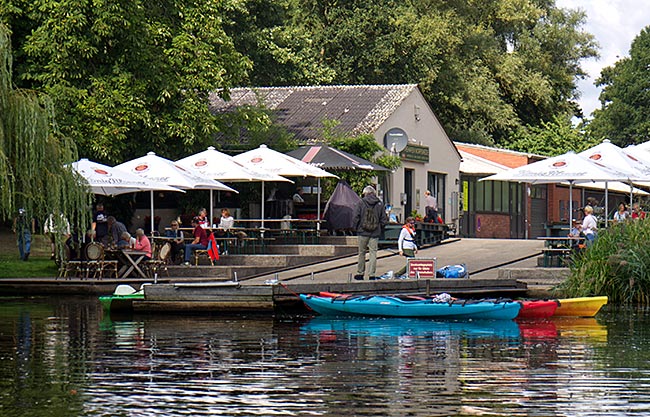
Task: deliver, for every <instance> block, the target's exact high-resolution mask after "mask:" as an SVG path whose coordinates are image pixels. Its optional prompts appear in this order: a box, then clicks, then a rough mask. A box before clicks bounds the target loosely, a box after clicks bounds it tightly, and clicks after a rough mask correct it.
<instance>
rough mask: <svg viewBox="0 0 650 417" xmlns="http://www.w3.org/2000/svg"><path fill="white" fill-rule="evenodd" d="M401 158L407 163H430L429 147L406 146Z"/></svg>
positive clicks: (400, 154)
mask: <svg viewBox="0 0 650 417" xmlns="http://www.w3.org/2000/svg"><path fill="white" fill-rule="evenodd" d="M399 156H400V158H402V159H403V160H405V161H415V162H425V163H426V162H429V147H428V146H422V145H412V144H410V143H409V144H408V145H406V148H404V150H403V151H402V152H400V153H399Z"/></svg>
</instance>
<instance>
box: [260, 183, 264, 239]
mask: <svg viewBox="0 0 650 417" xmlns="http://www.w3.org/2000/svg"><path fill="white" fill-rule="evenodd" d="M260 217H261V218H262V237H264V181H262V215H261V216H260Z"/></svg>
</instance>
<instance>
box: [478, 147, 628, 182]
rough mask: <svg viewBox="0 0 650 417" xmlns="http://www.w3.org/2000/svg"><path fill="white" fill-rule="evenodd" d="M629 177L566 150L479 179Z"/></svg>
mask: <svg viewBox="0 0 650 417" xmlns="http://www.w3.org/2000/svg"><path fill="white" fill-rule="evenodd" d="M627 178H628V174H627V173H625V172H622V171H619V170H617V169H614V168H611V167H608V166H605V165H604V164H602V163H600V162H597V161H593V160H590V159H587V158H583V157H582V156H579V155H577V154H576V153H575V152H567V153H565V154H563V155H559V156H554V157H552V158H547V159H543V160H541V161H537V162H533V163H532V164H528V165H523V166H520V167H517V168H512V169H509V170H507V171H504V172H500V173H498V174H494V175H491V176H489V177H486V178H481V179H480V180H479V181H485V180H490V181H518V182H528V183H531V184H549V183H558V182H562V181H568V182H569V183H581V182H595V181H619V180H621V181H626V180H627Z"/></svg>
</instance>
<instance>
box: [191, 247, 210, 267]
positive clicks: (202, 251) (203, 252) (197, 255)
mask: <svg viewBox="0 0 650 417" xmlns="http://www.w3.org/2000/svg"><path fill="white" fill-rule="evenodd" d="M201 256H205V257H206V258H207V259H208V260H209V261H210V265H212V266H214V262H213V261H212V258H210V255H208V250H207V249H197V250H195V251H194V266H197V265H198V264H199V258H200V257H201Z"/></svg>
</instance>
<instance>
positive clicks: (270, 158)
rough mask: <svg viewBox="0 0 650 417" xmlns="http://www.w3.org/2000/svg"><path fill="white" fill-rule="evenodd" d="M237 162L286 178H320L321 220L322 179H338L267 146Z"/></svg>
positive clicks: (244, 154)
mask: <svg viewBox="0 0 650 417" xmlns="http://www.w3.org/2000/svg"><path fill="white" fill-rule="evenodd" d="M233 158H235V160H237V161H238V162H241V163H242V164H243V165H245V166H247V167H250V168H254V169H263V170H265V171H268V172H271V173H273V174H276V175H282V176H285V177H315V178H318V201H317V206H316V208H317V214H316V215H317V217H318V219H320V194H321V186H320V179H321V178H325V177H333V178H338V177H337V176H336V175H334V174H330V173H329V172H327V171H325V170H322V169H320V168H317V167H314V166H311V165H309V164H306V163H304V162H302V161H301V160H299V159H296V158H292V157H291V156H289V155H285V154H283V153H280V152H278V151H274V150H273V149H270V148H268V147H267V146H266V145H260V147H259V148H257V149H251V150H250V151H248V152H244V153H242V154H239V155H237V156H234V157H233ZM316 227H317V229H320V223H316ZM262 228H264V194H263V190H262Z"/></svg>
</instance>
